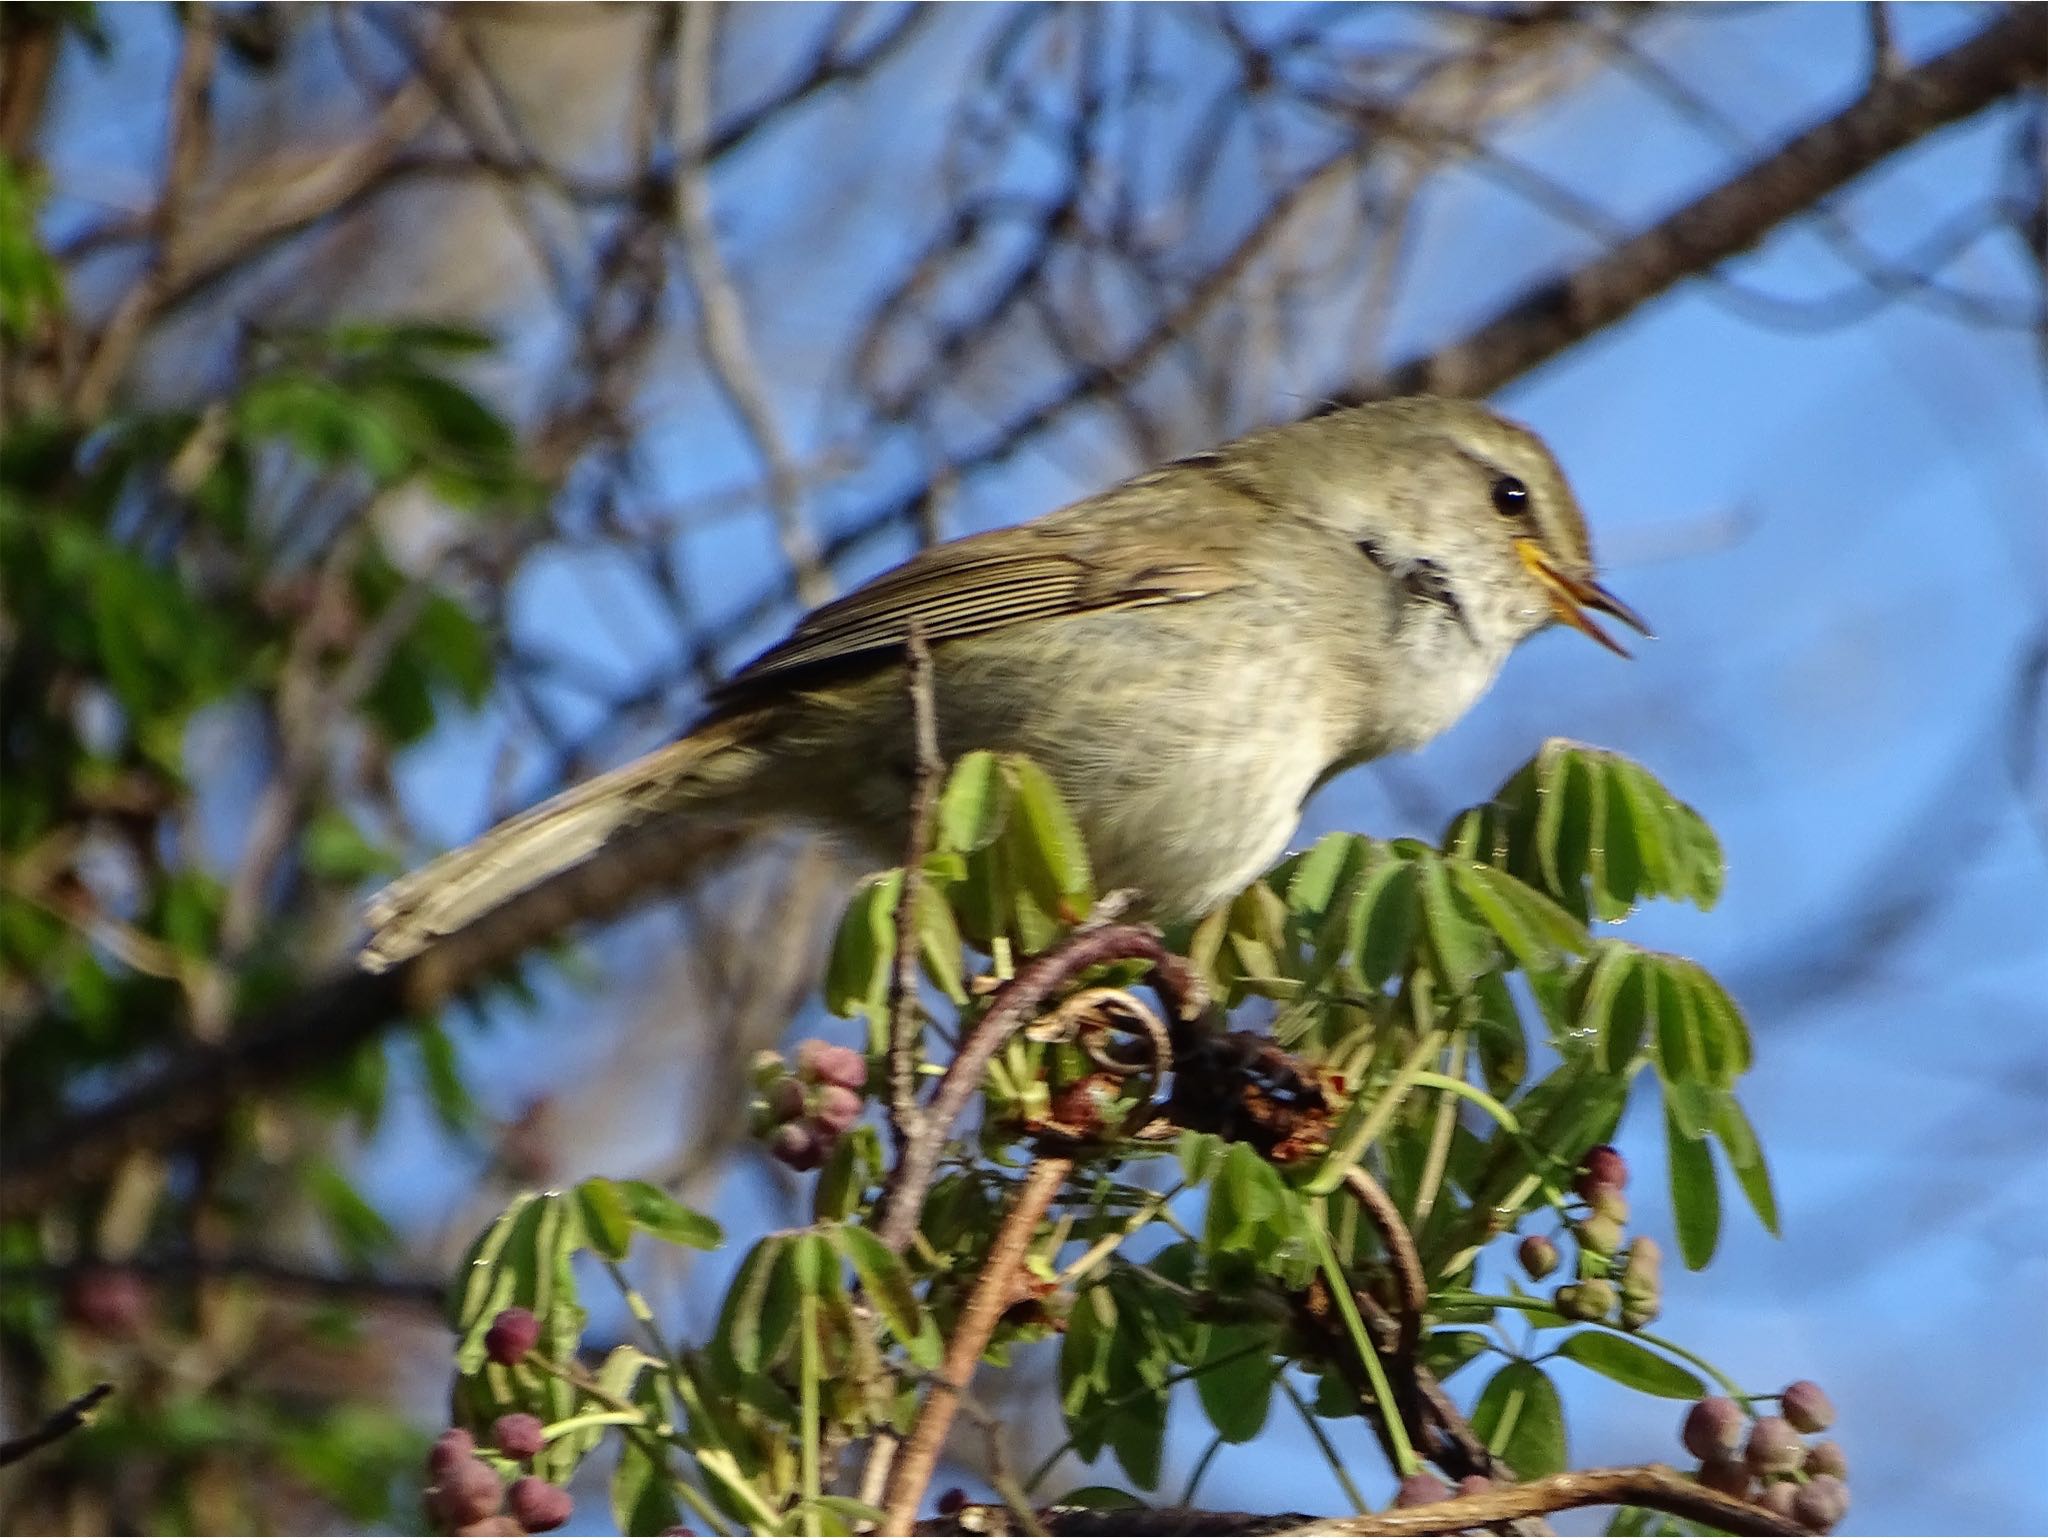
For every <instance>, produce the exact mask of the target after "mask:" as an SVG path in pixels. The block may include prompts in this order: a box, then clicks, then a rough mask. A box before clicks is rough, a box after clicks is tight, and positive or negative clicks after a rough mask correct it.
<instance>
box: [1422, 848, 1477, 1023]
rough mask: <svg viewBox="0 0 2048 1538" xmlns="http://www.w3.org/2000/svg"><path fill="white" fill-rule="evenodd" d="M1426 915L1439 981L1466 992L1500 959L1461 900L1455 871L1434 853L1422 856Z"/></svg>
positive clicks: (1431, 954)
mask: <svg viewBox="0 0 2048 1538" xmlns="http://www.w3.org/2000/svg"><path fill="white" fill-rule="evenodd" d="M1415 864H1416V870H1417V872H1418V876H1417V879H1418V880H1419V881H1420V882H1421V893H1422V916H1423V922H1424V926H1425V928H1426V929H1427V931H1428V934H1429V949H1430V956H1431V959H1432V962H1433V969H1434V971H1435V972H1436V975H1437V981H1438V982H1440V983H1442V984H1443V985H1444V987H1446V988H1447V989H1448V990H1449V991H1450V992H1452V993H1454V994H1464V993H1467V992H1469V991H1470V990H1471V987H1472V984H1473V983H1474V982H1476V981H1477V980H1478V979H1479V977H1480V975H1481V974H1482V973H1484V972H1487V971H1489V970H1490V969H1491V968H1492V967H1493V966H1494V964H1495V962H1496V960H1497V959H1498V958H1497V956H1496V953H1495V951H1494V948H1493V943H1492V941H1491V940H1490V939H1489V938H1488V936H1487V933H1486V931H1485V930H1484V929H1482V928H1481V927H1480V926H1479V925H1478V924H1475V923H1474V922H1473V921H1472V920H1471V918H1469V917H1468V916H1467V915H1466V912H1465V910H1464V909H1463V908H1461V907H1460V906H1459V904H1458V901H1457V898H1456V897H1455V896H1454V895H1453V890H1452V885H1451V874H1450V872H1449V871H1448V870H1447V869H1446V868H1445V866H1444V862H1443V861H1442V860H1441V859H1439V858H1437V857H1435V856H1434V855H1432V856H1429V857H1426V858H1423V859H1418V860H1417V861H1416V862H1415Z"/></svg>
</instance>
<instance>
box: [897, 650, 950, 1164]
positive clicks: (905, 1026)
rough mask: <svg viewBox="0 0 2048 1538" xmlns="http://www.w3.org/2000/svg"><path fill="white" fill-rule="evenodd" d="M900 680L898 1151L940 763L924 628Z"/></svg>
mask: <svg viewBox="0 0 2048 1538" xmlns="http://www.w3.org/2000/svg"><path fill="white" fill-rule="evenodd" d="M903 683H904V688H905V689H906V690H907V691H908V693H909V696H910V722H911V741H912V744H913V753H914V758H913V760H912V763H911V777H912V778H911V792H910V836H909V840H908V842H907V844H906V846H905V848H904V851H903V890H902V891H901V893H899V894H898V896H897V898H896V971H895V975H894V976H893V977H892V978H891V979H890V981H889V1125H890V1126H891V1127H892V1128H893V1129H894V1130H895V1133H896V1147H897V1148H898V1150H902V1149H904V1148H907V1147H909V1145H910V1143H911V1140H912V1139H913V1138H914V1137H915V1136H916V1133H917V1127H918V1122H919V1121H920V1120H921V1116H920V1113H919V1111H918V1109H917V1059H918V1047H919V1041H920V1037H921V1036H922V1034H923V1033H922V1031H921V1030H920V1029H919V1027H918V1023H917V1013H918V1006H917V958H918V925H917V905H918V902H919V900H920V898H921V897H922V895H923V891H924V861H925V856H926V855H927V854H929V853H930V852H931V837H932V828H931V823H932V801H933V798H934V797H935V795H936V794H937V791H938V784H939V776H940V774H941V773H943V772H944V770H945V767H946V766H945V762H944V760H942V759H941V758H940V757H939V725H938V710H937V707H936V706H935V705H934V704H933V702H932V652H931V647H930V646H928V645H926V644H925V638H924V627H923V626H922V625H921V624H919V623H918V622H917V621H916V620H914V619H913V620H912V621H911V622H910V628H909V631H908V632H907V633H906V634H905V636H904V638H903Z"/></svg>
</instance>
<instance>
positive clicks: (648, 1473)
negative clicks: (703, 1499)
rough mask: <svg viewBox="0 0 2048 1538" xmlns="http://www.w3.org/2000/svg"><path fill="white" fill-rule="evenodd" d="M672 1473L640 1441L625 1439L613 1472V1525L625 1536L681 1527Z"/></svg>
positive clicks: (620, 1444)
mask: <svg viewBox="0 0 2048 1538" xmlns="http://www.w3.org/2000/svg"><path fill="white" fill-rule="evenodd" d="M673 1478H674V1476H673V1475H671V1474H670V1473H669V1471H668V1470H667V1469H666V1468H665V1467H663V1466H662V1465H660V1464H657V1463H656V1462H655V1461H654V1460H653V1459H652V1458H650V1457H649V1456H648V1454H647V1451H646V1449H645V1448H644V1447H643V1446H642V1444H641V1443H640V1441H639V1440H638V1439H637V1438H634V1437H624V1438H621V1439H620V1443H619V1461H618V1464H617V1466H616V1467H615V1468H614V1469H613V1470H612V1487H611V1498H612V1523H613V1525H614V1526H615V1527H617V1528H618V1530H619V1531H620V1532H622V1533H659V1532H665V1531H667V1530H668V1529H669V1528H671V1527H677V1526H680V1525H681V1523H682V1513H681V1512H680V1511H678V1510H677V1509H676V1498H675V1495H674V1494H673V1493H672V1489H671V1480H672V1479H673Z"/></svg>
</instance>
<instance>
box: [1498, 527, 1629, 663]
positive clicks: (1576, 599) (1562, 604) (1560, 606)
mask: <svg viewBox="0 0 2048 1538" xmlns="http://www.w3.org/2000/svg"><path fill="white" fill-rule="evenodd" d="M1515 550H1516V552H1517V553H1518V554H1519V555H1520V556H1521V557H1522V564H1523V565H1524V566H1526V567H1528V568H1529V570H1530V571H1531V572H1533V573H1534V574H1535V576H1536V579H1537V580H1538V581H1539V582H1541V583H1542V584H1543V590H1544V591H1545V592H1546V593H1548V594H1549V595H1550V606H1551V608H1553V609H1555V610H1556V611H1557V617H1558V618H1559V619H1561V620H1563V621H1564V622H1565V623H1566V624H1567V625H1569V626H1571V627H1572V629H1574V630H1578V631H1583V632H1584V633H1585V634H1587V635H1589V636H1591V637H1592V638H1593V639H1594V640H1596V641H1598V642H1599V643H1600V644H1601V645H1602V646H1604V647H1606V648H1607V649H1608V650H1609V651H1611V652H1613V653H1614V654H1615V655H1616V656H1617V657H1626V656H1627V655H1628V649H1627V648H1626V647H1624V646H1623V645H1622V644H1621V643H1620V642H1619V641H1616V640H1615V639H1614V638H1613V637H1612V636H1610V635H1609V634H1608V633H1607V632H1606V631H1604V630H1602V629H1601V628H1600V627H1599V626H1598V625H1596V624H1594V623H1593V621H1592V619H1591V618H1590V617H1588V615H1587V613H1586V611H1587V610H1588V609H1597V610H1599V611H1600V612H1601V613H1602V614H1611V615H1613V616H1614V617H1615V618H1616V619H1618V620H1620V621H1621V622H1622V623H1623V624H1624V625H1627V626H1629V627H1630V628H1632V629H1634V630H1637V631H1640V632H1641V633H1642V634H1643V635H1646V636H1649V637H1650V639H1651V640H1655V639H1656V637H1655V636H1654V635H1651V632H1650V627H1649V625H1648V624H1646V623H1645V622H1644V620H1643V617H1642V616H1641V615H1640V614H1638V613H1636V611H1635V610H1633V609H1631V608H1630V607H1629V606H1628V605H1627V604H1625V603H1623V602H1622V601H1621V600H1620V599H1619V598H1616V597H1615V596H1614V595H1613V594H1612V593H1610V592H1608V591H1607V589H1606V588H1604V587H1602V586H1601V585H1600V584H1599V583H1597V582H1595V581H1594V580H1593V579H1592V578H1591V577H1575V576H1573V575H1572V574H1571V573H1569V572H1565V571H1559V570H1558V569H1557V568H1556V567H1555V566H1553V565H1551V564H1550V557H1549V556H1547V555H1545V554H1544V552H1543V547H1542V546H1541V545H1539V544H1538V543H1536V541H1535V540H1533V539H1518V540H1516V541H1515Z"/></svg>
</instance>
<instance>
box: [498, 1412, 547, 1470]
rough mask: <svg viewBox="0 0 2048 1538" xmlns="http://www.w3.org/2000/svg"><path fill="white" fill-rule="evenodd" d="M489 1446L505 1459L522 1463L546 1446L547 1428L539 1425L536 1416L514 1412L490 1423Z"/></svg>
mask: <svg viewBox="0 0 2048 1538" xmlns="http://www.w3.org/2000/svg"><path fill="white" fill-rule="evenodd" d="M491 1445H492V1446H493V1447H495V1448H497V1449H498V1451H499V1452H501V1453H503V1454H504V1455H505V1456H506V1457H508V1458H513V1459H517V1460H518V1461H519V1462H521V1463H524V1462H525V1461H526V1460H527V1459H528V1458H532V1457H535V1456H537V1455H538V1454H539V1452H540V1450H541V1449H542V1448H543V1447H545V1446H547V1445H548V1438H547V1428H546V1427H545V1426H543V1425H542V1424H541V1420H540V1417H539V1416H538V1415H528V1414H527V1413H526V1412H525V1411H524V1410H515V1411H514V1412H513V1413H512V1414H510V1415H501V1416H499V1417H498V1418H497V1420H495V1421H494V1422H492V1424H491Z"/></svg>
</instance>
